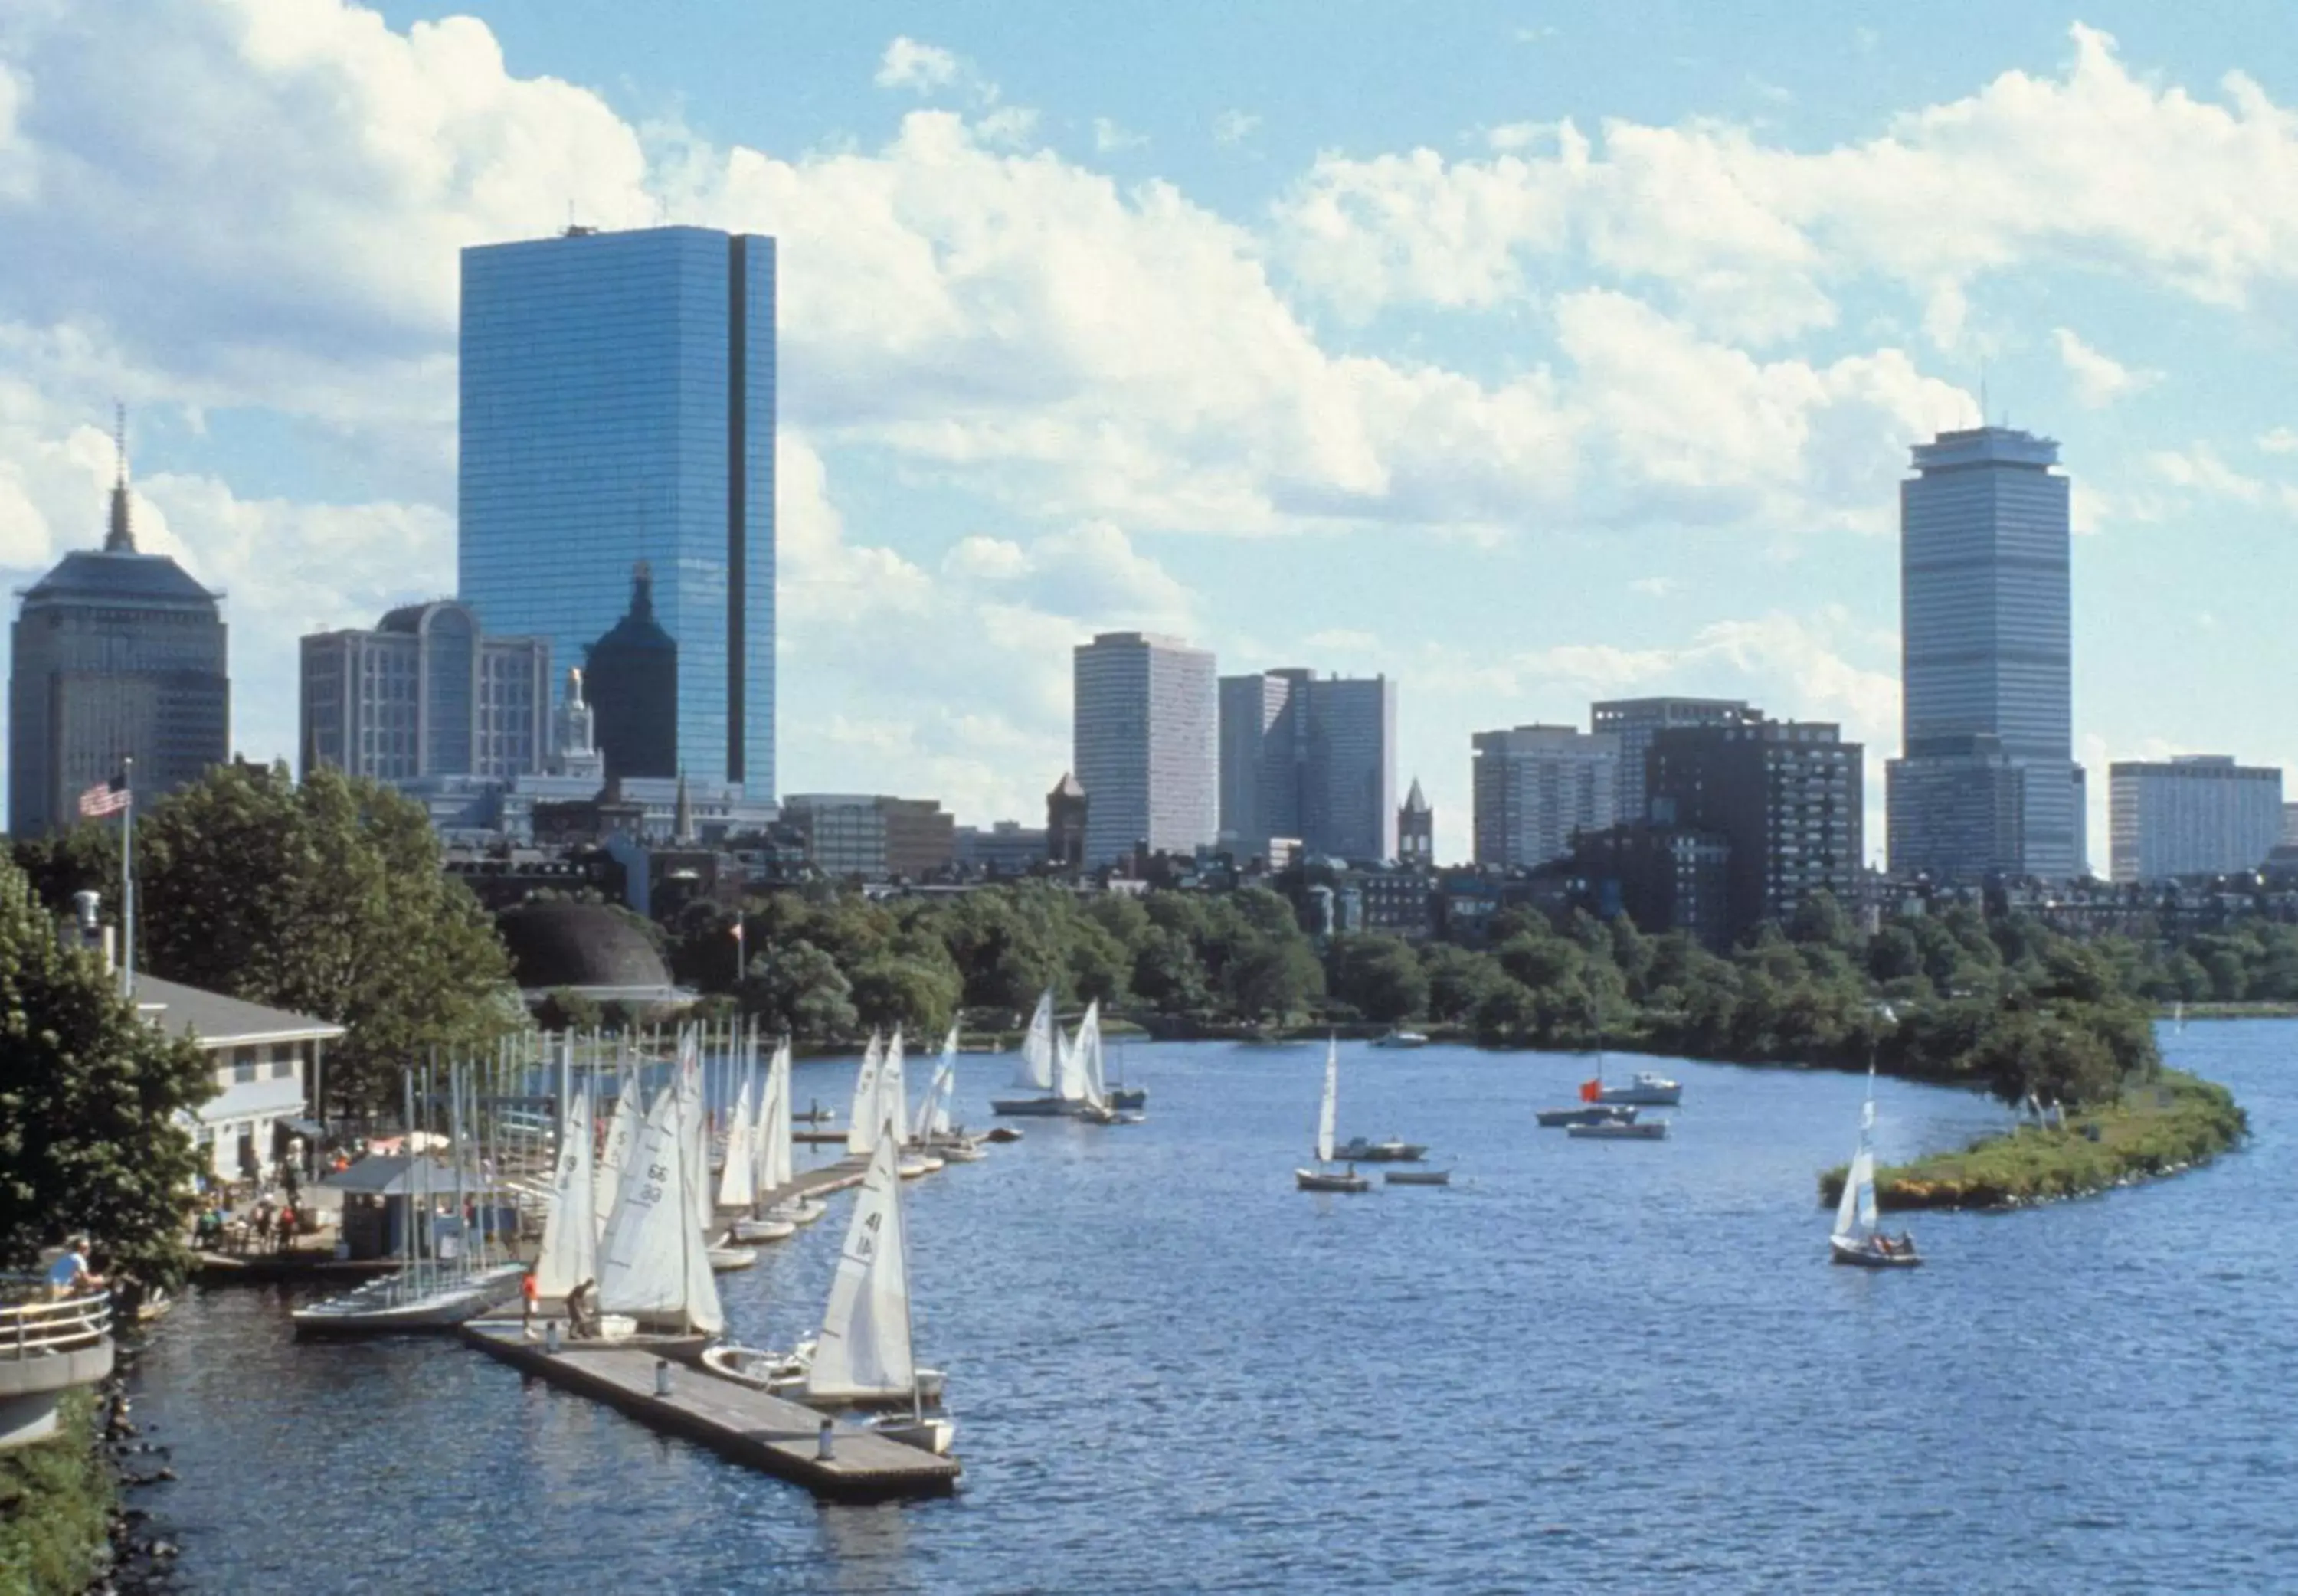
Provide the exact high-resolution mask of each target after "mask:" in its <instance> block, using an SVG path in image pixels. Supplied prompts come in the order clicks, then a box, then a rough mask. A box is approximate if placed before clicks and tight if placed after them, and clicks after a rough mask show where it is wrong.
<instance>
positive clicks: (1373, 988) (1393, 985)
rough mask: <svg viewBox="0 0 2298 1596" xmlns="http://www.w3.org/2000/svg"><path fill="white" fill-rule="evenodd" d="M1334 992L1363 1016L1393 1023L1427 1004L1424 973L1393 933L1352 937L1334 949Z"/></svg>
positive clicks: (1417, 1011)
mask: <svg viewBox="0 0 2298 1596" xmlns="http://www.w3.org/2000/svg"><path fill="white" fill-rule="evenodd" d="M1334 964H1335V972H1336V974H1335V994H1334V995H1335V996H1337V997H1339V998H1340V999H1341V1000H1342V1001H1343V1002H1344V1003H1352V1004H1354V1005H1356V1006H1357V1009H1358V1011H1359V1012H1360V1013H1362V1014H1363V1015H1364V1016H1365V1018H1366V1019H1368V1020H1373V1021H1378V1022H1379V1023H1381V1024H1384V1025H1393V1024H1395V1023H1396V1022H1397V1021H1400V1020H1404V1019H1409V1017H1410V1016H1412V1015H1414V1014H1417V1013H1420V1012H1421V1011H1422V1010H1423V1009H1425V1008H1426V1007H1427V1006H1428V977H1427V976H1426V974H1425V973H1423V972H1422V971H1421V968H1420V960H1419V958H1418V956H1417V955H1415V954H1414V953H1413V951H1412V948H1411V947H1410V945H1409V944H1408V943H1406V942H1404V941H1403V940H1402V939H1399V938H1396V937H1352V938H1350V939H1348V940H1347V941H1346V942H1343V943H1342V944H1341V946H1340V947H1338V948H1337V949H1336V950H1335V954H1334Z"/></svg>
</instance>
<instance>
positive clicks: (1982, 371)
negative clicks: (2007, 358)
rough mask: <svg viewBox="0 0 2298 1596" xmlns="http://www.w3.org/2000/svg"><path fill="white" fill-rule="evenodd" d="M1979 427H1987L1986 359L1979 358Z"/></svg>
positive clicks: (1982, 356)
mask: <svg viewBox="0 0 2298 1596" xmlns="http://www.w3.org/2000/svg"><path fill="white" fill-rule="evenodd" d="M1979 425H1980V426H1981V427H1984V426H1986V425H1987V357H1986V356H1985V355H1981V356H1980V357H1979Z"/></svg>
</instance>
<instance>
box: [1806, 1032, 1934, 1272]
mask: <svg viewBox="0 0 2298 1596" xmlns="http://www.w3.org/2000/svg"><path fill="white" fill-rule="evenodd" d="M1874 1129H1875V1066H1874V1064H1873V1063H1872V1062H1871V1063H1869V1064H1868V1066H1867V1101H1866V1102H1865V1103H1864V1104H1861V1105H1860V1109H1859V1147H1858V1150H1857V1151H1856V1152H1855V1153H1854V1154H1852V1155H1851V1167H1850V1168H1849V1169H1847V1170H1845V1171H1844V1172H1843V1197H1842V1200H1841V1201H1840V1202H1839V1203H1836V1205H1835V1229H1834V1230H1833V1232H1832V1233H1831V1234H1830V1235H1829V1236H1828V1238H1827V1255H1828V1257H1829V1258H1830V1260H1831V1261H1834V1262H1836V1263H1842V1264H1848V1265H1850V1266H1851V1267H1852V1268H1854V1269H1914V1268H1916V1267H1917V1266H1918V1265H1920V1264H1921V1263H1922V1261H1923V1260H1922V1254H1921V1253H1917V1252H1916V1251H1915V1238H1914V1236H1909V1235H1908V1234H1907V1233H1906V1232H1905V1231H1904V1230H1902V1231H1901V1232H1900V1233H1899V1234H1898V1235H1897V1236H1886V1235H1884V1234H1883V1231H1882V1227H1881V1222H1880V1221H1881V1214H1880V1213H1879V1212H1878V1211H1877V1210H1876V1206H1875V1149H1874V1146H1873V1145H1872V1141H1873V1131H1874Z"/></svg>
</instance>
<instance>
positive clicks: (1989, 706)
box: [1887, 426, 2085, 881]
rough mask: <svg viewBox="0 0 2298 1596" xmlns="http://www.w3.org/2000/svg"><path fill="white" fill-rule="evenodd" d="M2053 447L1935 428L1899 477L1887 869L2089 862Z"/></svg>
mask: <svg viewBox="0 0 2298 1596" xmlns="http://www.w3.org/2000/svg"><path fill="white" fill-rule="evenodd" d="M2058 458H2059V446H2058V444H2057V443H2056V442H2053V441H2052V440H2051V439H2048V438H2038V437H2036V436H2034V435H2033V434H2029V433H2023V432H2014V431H2013V430H2012V429H2011V428H2009V427H2004V426H1980V427H1976V428H1972V429H1971V430H1969V431H1965V432H1951V433H1941V434H1939V435H1938V437H1937V438H1936V439H1934V440H1933V441H1932V442H1929V443H1919V444H1917V445H1916V446H1915V450H1914V468H1915V473H1916V475H1914V477H1913V478H1912V479H1910V480H1908V481H1906V482H1903V483H1901V484H1899V533H1900V536H1899V642H1900V657H1901V669H1900V678H1901V681H1900V686H1901V698H1902V714H1903V717H1904V719H1903V726H1902V732H1903V736H1902V742H1903V745H1904V746H1903V748H1902V749H1901V757H1899V758H1897V759H1895V760H1893V761H1891V763H1890V765H1889V769H1888V773H1887V777H1888V781H1889V797H1888V799H1887V805H1888V810H1889V839H1890V851H1891V868H1892V869H1893V870H1894V871H1895V872H1900V873H1902V874H1908V873H1913V872H1917V871H1922V872H1928V873H1930V875H1932V876H1933V877H1935V878H1938V879H1939V880H1943V881H1969V880H1972V879H1975V878H1978V877H1981V876H1984V875H1986V874H1988V873H1989V872H1996V871H2000V872H2005V873H2008V874H2013V875H2031V876H2041V877H2045V878H2061V879H2062V878H2066V877H2071V876H2073V875H2076V874H2078V873H2079V872H2080V871H2081V870H2082V869H2083V867H2084V853H2085V848H2084V838H2083V773H2082V767H2081V766H2079V765H2077V764H2075V762H2074V711H2073V685H2072V676H2071V653H2072V646H2071V641H2070V599H2069V591H2068V580H2069V563H2070V550H2071V540H2070V538H2069V533H2068V517H2067V479H2066V478H2065V477H2064V476H2063V475H2059V474H2058V473H2057V472H2054V471H2053V470H2052V469H2051V467H2053V466H2054V465H2056V464H2057V463H2058Z"/></svg>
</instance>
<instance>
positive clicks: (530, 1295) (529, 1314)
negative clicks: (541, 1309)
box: [518, 1269, 541, 1341]
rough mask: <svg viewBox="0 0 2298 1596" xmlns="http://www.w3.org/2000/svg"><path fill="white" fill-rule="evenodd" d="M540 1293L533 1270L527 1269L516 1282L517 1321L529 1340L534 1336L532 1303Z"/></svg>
mask: <svg viewBox="0 0 2298 1596" xmlns="http://www.w3.org/2000/svg"><path fill="white" fill-rule="evenodd" d="M518 1295H519V1323H520V1325H521V1326H522V1327H524V1328H525V1332H526V1336H527V1339H528V1340H530V1341H532V1340H533V1338H534V1304H535V1301H536V1299H537V1298H538V1297H539V1296H540V1295H541V1286H540V1285H538V1284H537V1283H536V1281H535V1278H534V1271H533V1269H529V1270H527V1271H526V1274H525V1278H522V1279H521V1280H520V1281H519V1283H518Z"/></svg>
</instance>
